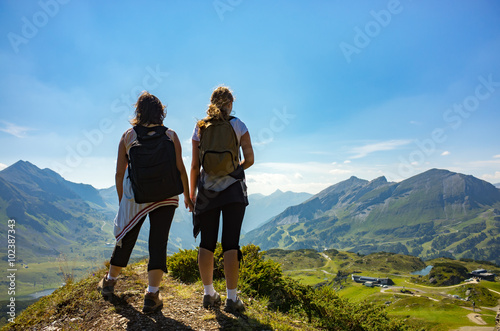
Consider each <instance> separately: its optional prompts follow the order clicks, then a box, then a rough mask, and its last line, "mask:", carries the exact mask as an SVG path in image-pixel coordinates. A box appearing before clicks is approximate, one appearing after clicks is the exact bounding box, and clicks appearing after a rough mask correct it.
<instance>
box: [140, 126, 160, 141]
mask: <svg viewBox="0 0 500 331" xmlns="http://www.w3.org/2000/svg"><path fill="white" fill-rule="evenodd" d="M167 129H168V128H167V127H165V126H163V125H159V126H152V127H150V128H148V127H145V126H142V125H136V126H134V131H135V133H136V134H137V138H139V139H145V140H148V139H152V138H156V137H158V136H160V137H161V135H162V134H163V135H164V134H165V132H166V131H167ZM151 131H154V132H155V133H154V134H152V135H148V133H149V132H151Z"/></svg>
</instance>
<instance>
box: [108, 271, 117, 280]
mask: <svg viewBox="0 0 500 331" xmlns="http://www.w3.org/2000/svg"><path fill="white" fill-rule="evenodd" d="M117 278H118V277H111V276H110V275H109V272H108V276H107V277H106V279H107V280H115V279H117Z"/></svg>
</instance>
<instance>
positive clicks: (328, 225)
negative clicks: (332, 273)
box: [242, 169, 500, 263]
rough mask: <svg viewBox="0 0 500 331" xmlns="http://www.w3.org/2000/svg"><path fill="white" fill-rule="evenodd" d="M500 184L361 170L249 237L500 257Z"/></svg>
mask: <svg viewBox="0 0 500 331" xmlns="http://www.w3.org/2000/svg"><path fill="white" fill-rule="evenodd" d="M499 209H500V190H499V189H497V188H495V187H494V186H493V185H491V184H489V183H487V182H485V181H482V180H479V179H477V178H475V177H473V176H467V175H463V174H458V173H453V172H450V171H447V170H439V169H432V170H429V171H426V172H424V173H422V174H419V175H416V176H414V177H411V178H409V179H407V180H404V181H402V182H400V183H389V182H387V180H386V179H385V178H384V177H380V178H377V179H375V180H372V181H366V180H363V179H359V178H356V177H351V178H350V179H348V180H346V181H343V182H340V183H338V184H336V185H333V186H330V187H328V188H327V189H325V190H323V191H322V192H320V193H318V194H317V195H315V196H313V197H312V198H310V199H309V200H307V201H306V202H304V203H302V204H299V205H296V206H292V207H289V208H287V209H286V210H285V211H284V212H282V213H281V214H279V215H277V216H276V217H274V218H273V219H272V220H271V221H270V222H268V223H266V224H265V225H263V226H262V227H260V228H258V229H255V230H253V231H251V232H249V233H248V234H246V235H245V236H244V238H243V240H242V241H243V243H254V244H256V245H260V246H261V248H263V249H269V248H286V249H301V248H314V249H320V250H323V249H327V248H336V249H350V250H352V251H355V252H359V253H363V254H367V253H371V252H375V251H382V250H385V251H390V252H394V253H403V254H408V253H412V254H413V255H416V256H420V257H423V258H431V257H435V256H455V257H466V258H474V259H478V260H480V259H484V260H490V261H495V262H496V263H499V262H500V258H499V256H500V240H498V234H499V233H500V211H499Z"/></svg>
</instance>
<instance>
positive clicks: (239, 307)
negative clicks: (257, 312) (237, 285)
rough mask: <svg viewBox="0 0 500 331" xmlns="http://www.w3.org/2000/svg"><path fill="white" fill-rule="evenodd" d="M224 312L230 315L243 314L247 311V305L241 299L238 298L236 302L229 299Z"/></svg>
mask: <svg viewBox="0 0 500 331" xmlns="http://www.w3.org/2000/svg"><path fill="white" fill-rule="evenodd" d="M224 310H225V311H227V312H230V313H237V312H243V311H245V305H244V304H243V301H241V299H240V298H239V297H236V301H233V300H230V299H227V300H226V307H225V308H224Z"/></svg>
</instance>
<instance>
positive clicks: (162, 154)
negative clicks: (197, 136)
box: [98, 92, 194, 313]
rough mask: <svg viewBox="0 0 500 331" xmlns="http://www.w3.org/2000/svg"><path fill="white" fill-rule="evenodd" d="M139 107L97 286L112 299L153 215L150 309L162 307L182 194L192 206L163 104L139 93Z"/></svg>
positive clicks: (121, 165) (124, 147)
mask: <svg viewBox="0 0 500 331" xmlns="http://www.w3.org/2000/svg"><path fill="white" fill-rule="evenodd" d="M135 106H136V109H135V117H134V118H133V119H132V120H131V124H132V125H133V127H132V128H130V129H128V130H127V131H125V133H124V134H123V136H122V138H121V140H120V144H119V147H118V158H117V161H116V175H115V183H116V191H117V193H118V199H119V202H120V206H119V209H118V214H117V216H116V218H115V221H114V224H115V227H114V233H115V237H116V241H117V243H116V246H115V248H114V250H113V254H112V255H111V260H110V268H109V272H107V273H106V275H105V276H104V278H103V279H101V281H100V282H99V285H98V287H99V289H100V291H101V293H102V295H103V296H104V297H108V298H112V297H113V295H114V287H115V285H116V281H117V277H118V275H119V274H120V271H121V269H122V268H123V267H126V266H127V264H128V261H129V258H130V255H131V253H132V250H133V248H134V246H135V243H136V240H137V237H138V235H139V231H140V229H141V226H142V224H143V223H144V220H145V219H146V216H148V215H149V221H150V231H149V240H148V246H149V262H148V284H149V285H148V288H147V290H146V293H145V297H144V308H143V312H145V313H151V312H153V311H156V310H159V309H161V308H162V307H163V301H162V299H161V297H160V291H159V287H160V283H161V280H162V277H163V273H164V272H167V266H166V259H167V240H168V234H169V232H170V226H171V224H172V219H173V217H174V213H175V209H176V208H177V207H178V205H179V197H178V194H181V193H184V204H185V206H186V208H189V211H192V210H193V208H194V206H193V203H192V201H191V199H190V195H189V181H188V177H187V172H186V169H185V167H184V163H183V161H182V151H181V144H180V141H179V138H178V137H177V134H176V133H175V132H174V131H173V130H171V129H168V128H166V127H165V126H164V125H163V120H164V118H165V115H166V114H165V111H164V109H165V106H163V105H162V103H161V102H160V100H159V99H158V98H157V97H155V96H154V95H151V94H149V93H148V92H143V93H142V94H141V95H140V96H139V99H138V100H137V103H136V105H135Z"/></svg>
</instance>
